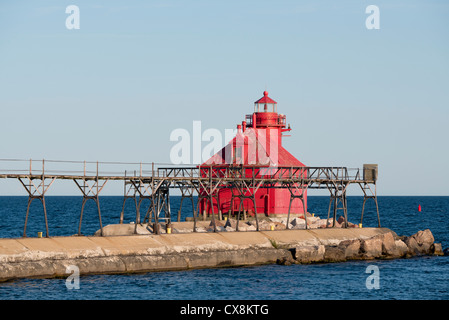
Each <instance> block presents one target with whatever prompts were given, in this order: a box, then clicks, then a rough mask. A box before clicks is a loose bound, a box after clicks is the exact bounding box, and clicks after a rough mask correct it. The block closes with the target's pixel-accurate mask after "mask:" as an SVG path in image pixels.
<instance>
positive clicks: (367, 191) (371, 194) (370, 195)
mask: <svg viewBox="0 0 449 320" xmlns="http://www.w3.org/2000/svg"><path fill="white" fill-rule="evenodd" d="M373 185H374V191H373V189H371V187H370V185H369V183H366V182H365V183H363V184H362V183H359V186H360V188H361V189H362V191H363V205H362V215H361V217H360V224H362V223H363V213H364V211H365V203H366V201H367V200H368V199H373V200H374V203H375V204H376V211H377V225H378V227H379V228H380V216H379V205H378V203H377V190H376V189H377V188H376V183H375V182H374V184H373Z"/></svg>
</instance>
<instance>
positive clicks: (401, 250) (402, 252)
mask: <svg viewBox="0 0 449 320" xmlns="http://www.w3.org/2000/svg"><path fill="white" fill-rule="evenodd" d="M394 244H395V247H396V253H397V256H398V258H402V257H405V256H406V255H407V252H408V247H407V245H406V244H405V243H404V241H402V240H395V241H394Z"/></svg>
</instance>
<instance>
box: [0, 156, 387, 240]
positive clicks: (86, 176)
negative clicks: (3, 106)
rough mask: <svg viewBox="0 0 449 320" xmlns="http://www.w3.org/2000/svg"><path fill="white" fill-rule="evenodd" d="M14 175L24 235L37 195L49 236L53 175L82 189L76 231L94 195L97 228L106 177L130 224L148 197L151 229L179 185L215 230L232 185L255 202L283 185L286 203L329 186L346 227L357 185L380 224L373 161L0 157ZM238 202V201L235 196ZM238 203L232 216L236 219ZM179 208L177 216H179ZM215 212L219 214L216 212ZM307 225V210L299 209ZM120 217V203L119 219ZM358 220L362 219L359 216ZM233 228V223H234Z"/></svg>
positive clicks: (0, 171) (2, 174)
mask: <svg viewBox="0 0 449 320" xmlns="http://www.w3.org/2000/svg"><path fill="white" fill-rule="evenodd" d="M2 178H3V179H17V180H18V181H19V182H20V183H21V185H22V186H23V187H24V188H25V190H26V191H27V193H28V206H27V211H26V218H25V226H24V232H23V236H24V237H26V225H27V220H28V214H29V209H30V204H31V202H32V201H33V200H34V199H39V200H40V201H41V202H42V205H43V207H44V216H45V225H46V236H47V237H48V236H49V230H48V223H47V213H46V206H45V194H46V193H47V192H48V190H49V188H50V186H52V185H53V183H54V182H55V181H57V180H73V181H74V183H75V185H76V186H77V188H78V189H79V190H80V191H81V193H82V195H83V202H82V207H81V214H80V222H79V228H78V234H80V235H81V225H82V217H83V212H84V205H85V203H86V201H87V200H89V199H93V200H94V201H95V202H96V204H97V209H98V217H99V222H100V230H101V234H103V225H102V222H101V211H100V202H99V195H100V192H101V191H102V190H103V189H104V187H105V185H106V183H107V182H109V181H122V182H123V183H124V201H123V207H124V204H125V202H126V200H127V199H130V198H132V199H134V201H135V203H136V221H135V227H136V228H137V225H138V224H141V219H140V204H141V202H142V200H143V199H149V200H150V201H151V205H150V207H149V208H148V211H147V213H146V215H145V218H144V219H143V223H145V222H146V223H148V224H150V223H153V225H154V226H155V228H154V230H155V232H154V233H159V223H160V221H164V222H165V223H166V224H170V223H171V220H172V219H171V210H170V198H169V189H170V188H176V189H179V190H180V191H181V194H182V199H181V207H182V200H184V198H190V199H191V202H192V208H193V220H194V229H193V231H195V230H196V222H197V219H198V214H199V213H198V204H199V202H200V201H198V202H197V210H195V207H194V203H193V195H194V194H197V196H198V199H199V200H201V199H206V200H208V201H210V204H211V207H212V214H211V220H212V222H213V227H214V231H217V229H216V226H215V213H214V212H213V205H212V203H213V202H212V201H213V198H214V197H218V191H219V190H220V189H223V188H231V189H233V190H236V191H237V195H236V197H237V198H240V200H242V199H244V198H248V199H251V200H253V202H254V208H256V206H255V193H256V192H257V191H258V190H259V189H260V188H283V189H288V190H289V191H290V194H291V198H290V207H291V203H292V201H293V200H294V199H299V200H300V201H302V202H303V204H304V195H305V191H306V190H308V189H327V190H328V191H329V192H330V200H329V210H328V219H329V217H330V213H331V209H333V210H332V212H333V226H335V220H336V214H337V210H342V211H343V215H344V217H345V226H346V227H347V200H346V192H347V187H348V186H349V185H351V184H357V185H359V186H360V188H361V190H362V191H363V194H364V199H363V207H362V218H361V220H363V211H364V207H365V202H366V201H367V200H368V199H374V201H375V204H376V210H377V216H378V226H379V227H380V218H379V209H378V205H377V195H376V180H377V165H364V167H363V169H360V168H347V167H268V166H248V165H221V164H220V165H213V166H200V165H198V166H191V165H190V166H188V165H185V166H183V165H170V164H163V163H148V162H98V161H95V162H92V161H64V160H31V159H28V160H25V159H0V179H2ZM240 203H241V204H242V203H243V201H240ZM290 207H289V211H288V215H287V228H288V221H289V219H290ZM240 211H241V210H240V208H239V211H238V217H237V226H238V221H239V220H240ZM180 212H181V209H180V211H179V212H178V221H179V218H180ZM219 216H220V215H219ZM257 216H258V213H257V212H255V219H256V225H257V230H258V229H259V222H258V217H257ZM304 219H305V221H306V228H307V215H306V213H305V212H304ZM122 222H123V209H122V213H121V216H120V223H122ZM361 222H362V221H361ZM237 230H238V227H237Z"/></svg>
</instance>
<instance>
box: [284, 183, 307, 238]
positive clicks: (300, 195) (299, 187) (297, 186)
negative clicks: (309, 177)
mask: <svg viewBox="0 0 449 320" xmlns="http://www.w3.org/2000/svg"><path fill="white" fill-rule="evenodd" d="M283 185H284V186H286V187H287V189H288V191H290V203H289V205H288V215H287V223H286V226H285V228H286V229H288V224H289V223H290V210H291V207H292V202H293V200H295V199H299V200H300V201H301V203H302V208H303V213H304V221H305V223H306V226H305V227H306V229H307V227H308V223H307V212H306V205H305V202H304V195H305V193H306V191H307V188H308V187H309V184H304V183H303V182H300V183H293V182H292V183H284V184H283Z"/></svg>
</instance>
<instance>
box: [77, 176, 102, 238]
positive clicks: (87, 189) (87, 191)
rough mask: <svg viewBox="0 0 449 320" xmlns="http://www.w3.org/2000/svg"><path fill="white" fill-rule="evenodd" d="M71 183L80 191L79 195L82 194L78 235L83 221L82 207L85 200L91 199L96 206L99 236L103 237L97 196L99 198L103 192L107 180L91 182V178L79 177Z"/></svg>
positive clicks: (96, 179)
mask: <svg viewBox="0 0 449 320" xmlns="http://www.w3.org/2000/svg"><path fill="white" fill-rule="evenodd" d="M78 180H81V181H78ZM73 181H74V182H75V184H76V185H77V186H78V188H79V189H80V190H81V193H82V194H83V204H82V205H81V214H80V223H79V226H78V235H81V224H82V221H83V212H84V205H85V204H86V202H87V200H89V199H92V200H94V201H95V203H96V204H97V211H98V220H99V221H100V234H101V236H103V224H102V222H101V210H100V200H99V199H98V196H99V194H100V192H101V190H103V188H104V186H105V184H106V183H107V182H108V179H105V180H98V177H97V178H95V179H93V180H92V178H86V177H81V178H79V179H77V178H74V179H73ZM100 181H102V183H101V182H100ZM100 183H101V184H100ZM90 184H91V185H90Z"/></svg>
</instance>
